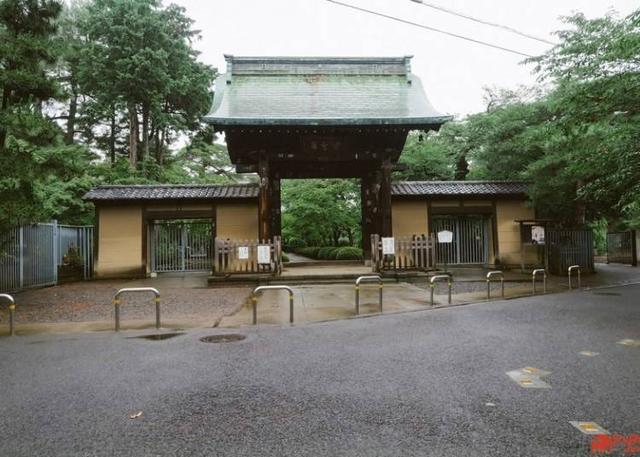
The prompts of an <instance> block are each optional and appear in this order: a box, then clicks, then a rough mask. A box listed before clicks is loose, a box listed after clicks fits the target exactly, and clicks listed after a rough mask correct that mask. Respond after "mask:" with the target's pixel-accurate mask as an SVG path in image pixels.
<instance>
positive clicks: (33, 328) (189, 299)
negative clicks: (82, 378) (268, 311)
mask: <svg viewBox="0 0 640 457" xmlns="http://www.w3.org/2000/svg"><path fill="white" fill-rule="evenodd" d="M145 286H146V287H155V288H157V289H158V290H159V291H160V294H161V316H162V324H163V326H166V327H175V328H185V327H186V328H192V327H213V326H215V325H217V323H218V322H219V321H220V319H222V317H223V316H225V315H229V314H233V313H235V312H236V311H237V310H238V309H240V308H241V307H242V306H243V305H244V304H245V302H246V301H247V299H248V297H249V294H250V292H251V289H250V288H249V287H246V286H245V287H227V288H217V289H209V288H208V286H207V274H206V273H205V274H193V273H192V274H183V275H161V276H159V277H158V278H148V279H139V280H99V281H84V282H76V283H70V284H64V285H60V286H54V287H46V288H40V289H31V290H26V291H23V292H20V293H17V294H14V297H15V299H16V304H17V305H16V329H17V331H18V332H19V333H20V332H22V333H25V332H27V333H34V332H35V333H39V332H58V333H60V332H82V331H97V330H111V329H112V328H113V325H114V306H113V304H112V300H113V297H114V295H115V293H116V292H117V291H118V289H120V288H123V287H145ZM121 301H122V305H121V319H122V328H125V329H126V328H145V327H149V326H153V325H154V323H155V306H154V301H153V295H152V294H144V293H143V294H126V295H123V296H122V297H121ZM7 320H8V313H7V307H6V306H0V335H2V334H4V333H6V323H7Z"/></svg>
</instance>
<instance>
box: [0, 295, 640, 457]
mask: <svg viewBox="0 0 640 457" xmlns="http://www.w3.org/2000/svg"><path fill="white" fill-rule="evenodd" d="M601 292H608V293H610V294H611V295H606V296H603V295H601V294H600V293H601ZM614 294H615V295H614ZM638 296H640V286H626V287H615V288H609V289H600V290H594V291H578V292H572V293H562V294H554V295H548V296H544V297H543V296H537V297H528V298H521V299H514V300H506V301H503V300H499V301H494V302H490V303H482V304H477V305H468V306H457V307H451V308H441V309H434V310H426V311H418V312H413V313H402V314H393V315H385V316H379V317H373V318H368V319H346V320H341V321H336V322H328V323H320V324H309V325H296V326H259V327H244V328H241V329H237V330H233V331H231V330H229V329H200V330H188V331H187V332H186V334H185V335H179V336H177V337H174V338H170V339H166V340H160V341H155V340H152V341H148V340H144V339H137V338H129V337H131V336H140V335H143V334H150V333H155V331H146V332H139V331H126V332H121V334H116V333H114V332H100V333H85V334H76V335H73V337H69V336H61V335H33V336H17V337H14V338H9V337H3V338H0V385H2V386H3V397H2V401H1V402H0V429H2V430H3V433H2V434H0V455H2V456H5V455H6V456H12V457H19V456H33V455H42V456H47V455H51V456H70V457H75V456H88V455H91V456H112V455H118V456H218V455H219V456H230V455H233V456H236V455H238V456H324V455H327V456H341V455H345V456H346V455H349V456H366V457H370V456H392V455H398V456H400V455H402V456H407V455H409V456H423V455H430V456H474V457H475V456H505V457H506V456H509V457H511V456H536V457H537V456H545V457H554V456H571V457H576V456H589V455H593V454H592V453H591V452H590V450H589V443H590V442H591V439H592V437H591V436H590V435H588V434H585V432H584V431H582V429H581V428H580V426H584V427H583V428H584V429H585V430H587V431H588V430H591V429H597V427H601V428H602V429H605V430H607V431H609V432H610V433H612V434H613V433H615V434H620V435H622V436H633V435H632V434H634V433H640V415H639V414H638V408H639V403H638V392H639V391H640V345H634V344H631V343H628V342H629V341H631V342H634V341H640V306H638ZM228 333H237V334H242V335H244V336H246V339H244V340H241V341H235V342H233V341H229V342H226V343H224V344H206V343H203V342H201V341H200V339H201V338H203V337H207V336H213V335H225V334H228ZM623 342H627V343H624V344H623ZM584 353H589V354H590V355H589V356H586V355H584ZM514 371H516V372H518V373H521V375H522V376H525V375H536V376H538V377H539V379H541V380H542V381H543V382H544V383H545V384H547V387H545V388H527V387H526V385H527V384H526V382H524V383H522V382H514V379H513V378H512V377H511V376H510V375H508V373H513V372H514ZM543 375H544V376H543ZM518 380H519V381H526V380H527V378H518ZM533 381H536V378H534V379H533ZM591 422H593V423H595V424H596V425H597V427H596V425H591ZM576 424H578V425H577V426H576ZM584 424H587V425H588V426H587V425H584ZM585 427H586V428H585Z"/></svg>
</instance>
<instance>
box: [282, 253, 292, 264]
mask: <svg viewBox="0 0 640 457" xmlns="http://www.w3.org/2000/svg"><path fill="white" fill-rule="evenodd" d="M282 261H283V262H284V263H287V262H290V260H289V256H288V255H287V254H285V253H284V252H283V253H282Z"/></svg>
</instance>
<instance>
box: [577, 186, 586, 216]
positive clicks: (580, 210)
mask: <svg viewBox="0 0 640 457" xmlns="http://www.w3.org/2000/svg"><path fill="white" fill-rule="evenodd" d="M582 187H584V181H582V180H581V179H579V180H578V181H577V182H576V225H577V226H578V227H580V228H582V227H583V226H584V224H585V222H586V218H587V206H586V205H585V203H584V201H583V200H582V197H580V196H579V195H578V193H579V192H580V189H582Z"/></svg>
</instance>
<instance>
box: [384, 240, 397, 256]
mask: <svg viewBox="0 0 640 457" xmlns="http://www.w3.org/2000/svg"><path fill="white" fill-rule="evenodd" d="M395 253H396V240H395V239H393V238H382V255H394V254H395Z"/></svg>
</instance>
